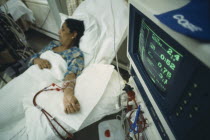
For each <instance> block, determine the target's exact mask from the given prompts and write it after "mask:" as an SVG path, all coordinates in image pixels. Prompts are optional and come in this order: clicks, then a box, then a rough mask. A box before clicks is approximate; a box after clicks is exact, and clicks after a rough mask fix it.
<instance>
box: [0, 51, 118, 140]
mask: <svg viewBox="0 0 210 140" xmlns="http://www.w3.org/2000/svg"><path fill="white" fill-rule="evenodd" d="M40 57H41V58H43V59H47V60H48V61H50V63H51V65H52V68H51V69H43V70H41V69H39V67H38V65H33V66H31V67H30V68H29V69H28V70H26V71H25V72H24V73H23V74H21V75H20V76H18V77H17V78H15V79H13V80H12V81H11V82H9V83H8V84H7V85H6V86H5V87H3V88H2V89H1V90H0V116H1V118H0V139H12V138H13V137H15V139H21V140H23V139H28V137H29V139H30V138H33V140H35V139H37V140H38V139H40V138H41V139H43V138H44V139H45V138H46V133H48V135H47V136H50V137H51V138H52V139H55V138H54V137H55V134H54V133H53V130H52V129H51V127H50V126H49V124H48V121H47V119H46V118H45V117H44V115H43V114H42V113H41V112H40V111H39V110H38V109H37V108H35V107H34V106H33V104H32V99H33V97H34V95H35V94H36V93H37V92H38V91H39V90H41V89H43V88H45V87H46V86H48V85H50V84H51V83H57V84H58V85H61V84H62V80H63V78H64V77H63V75H64V74H65V72H66V70H67V64H66V62H65V60H63V58H62V57H61V56H60V55H58V54H56V53H53V52H52V51H47V52H45V53H43V54H42V55H41V56H40ZM113 70H114V68H113V66H111V65H103V64H95V65H92V66H90V67H88V68H86V69H85V70H84V72H83V73H82V74H81V75H80V76H79V77H78V78H77V81H76V83H77V84H76V87H75V96H76V97H77V99H78V100H79V102H80V106H81V111H80V112H78V113H76V114H65V113H64V107H63V102H62V101H63V92H50V93H48V92H46V93H43V94H42V95H41V96H39V97H38V98H37V103H38V104H39V105H40V106H42V107H44V108H45V109H46V110H47V111H48V112H49V113H51V114H52V115H53V116H54V117H56V118H57V119H58V120H59V121H60V122H61V123H62V124H64V126H65V127H67V129H68V130H71V132H72V131H73V132H75V131H77V130H79V129H80V128H81V125H82V124H84V121H85V119H86V118H87V117H88V116H89V114H90V113H91V112H92V110H93V109H94V107H95V106H96V104H97V103H98V102H99V100H100V99H101V97H102V95H103V94H104V92H105V89H106V87H107V85H108V82H109V80H110V78H111V75H112V72H113ZM90 73H94V75H95V76H93V75H89V74H90ZM85 81H89V82H85ZM43 126H44V127H43ZM34 130H36V131H34ZM43 130H44V131H43ZM20 133H23V134H24V135H21V137H20V138H17V137H16V135H17V134H18V136H20V135H19V134H20ZM48 138H49V137H48Z"/></svg>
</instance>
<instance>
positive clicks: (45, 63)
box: [34, 58, 51, 69]
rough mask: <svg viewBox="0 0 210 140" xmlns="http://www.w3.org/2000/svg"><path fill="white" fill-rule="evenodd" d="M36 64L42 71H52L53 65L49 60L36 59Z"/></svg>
mask: <svg viewBox="0 0 210 140" xmlns="http://www.w3.org/2000/svg"><path fill="white" fill-rule="evenodd" d="M34 64H38V66H39V68H40V69H44V68H47V69H50V68H51V64H50V62H49V61H48V60H45V59H41V58H35V59H34Z"/></svg>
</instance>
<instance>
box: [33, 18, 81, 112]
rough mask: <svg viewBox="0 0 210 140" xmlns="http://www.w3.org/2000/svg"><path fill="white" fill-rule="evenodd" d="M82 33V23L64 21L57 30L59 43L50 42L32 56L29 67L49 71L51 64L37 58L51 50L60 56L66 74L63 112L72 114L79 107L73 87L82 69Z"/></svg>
mask: <svg viewBox="0 0 210 140" xmlns="http://www.w3.org/2000/svg"><path fill="white" fill-rule="evenodd" d="M83 33H84V24H83V21H79V20H75V19H66V20H65V22H64V23H63V25H62V27H61V29H60V30H59V43H56V42H53V41H52V42H51V43H50V44H49V45H48V46H47V47H45V48H44V49H43V50H41V51H40V52H39V53H37V54H35V55H34V56H32V58H31V60H30V62H29V65H33V64H34V65H35V64H37V65H38V66H39V68H40V69H50V68H51V64H50V62H49V61H48V60H46V59H42V58H39V56H40V55H41V54H42V53H44V52H46V51H47V50H51V51H53V52H54V53H57V54H60V55H61V56H62V58H63V59H64V60H65V61H66V63H67V67H68V68H67V69H68V70H67V72H66V73H65V75H64V85H66V86H65V89H64V99H63V102H64V109H65V110H64V111H65V112H66V113H74V112H77V111H79V110H80V105H79V102H78V100H77V99H76V97H75V96H74V86H75V81H76V77H77V76H78V75H80V74H81V72H82V70H83V68H84V56H83V54H82V52H81V51H80V49H79V48H78V46H79V40H80V38H81V37H82V36H83Z"/></svg>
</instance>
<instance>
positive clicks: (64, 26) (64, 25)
mask: <svg viewBox="0 0 210 140" xmlns="http://www.w3.org/2000/svg"><path fill="white" fill-rule="evenodd" d="M62 28H64V29H68V30H70V29H69V28H68V27H67V24H66V22H64V23H63V25H62Z"/></svg>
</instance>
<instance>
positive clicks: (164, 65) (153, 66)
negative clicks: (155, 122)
mask: <svg viewBox="0 0 210 140" xmlns="http://www.w3.org/2000/svg"><path fill="white" fill-rule="evenodd" d="M169 44H170V42H169ZM169 44H168V43H167V42H165V41H164V39H163V38H160V37H159V36H158V35H157V34H156V33H155V32H154V31H153V30H152V28H151V27H150V26H149V25H148V24H147V23H146V22H145V20H144V19H143V20H142V24H141V27H140V34H139V50H138V51H139V56H140V58H141V60H142V62H143V65H144V67H145V69H146V71H147V73H148V75H149V77H150V79H151V80H152V82H153V83H154V84H155V85H156V86H157V87H158V88H159V89H160V90H161V91H163V92H166V91H167V89H168V87H169V86H170V85H171V84H172V81H173V80H172V79H173V77H174V75H175V74H176V71H177V69H178V67H179V65H180V62H181V61H182V59H183V55H182V54H180V53H179V52H178V51H176V50H175V49H174V47H173V46H170V45H169Z"/></svg>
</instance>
